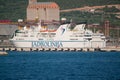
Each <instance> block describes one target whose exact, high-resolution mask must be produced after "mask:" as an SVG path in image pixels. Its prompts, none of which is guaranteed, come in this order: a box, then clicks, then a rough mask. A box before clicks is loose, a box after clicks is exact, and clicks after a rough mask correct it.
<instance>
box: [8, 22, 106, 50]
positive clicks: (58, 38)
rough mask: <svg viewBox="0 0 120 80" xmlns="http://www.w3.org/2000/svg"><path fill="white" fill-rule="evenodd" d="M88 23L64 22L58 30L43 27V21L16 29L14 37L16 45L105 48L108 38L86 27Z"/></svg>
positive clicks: (13, 40)
mask: <svg viewBox="0 0 120 80" xmlns="http://www.w3.org/2000/svg"><path fill="white" fill-rule="evenodd" d="M85 26H86V24H84V23H80V24H75V25H72V23H64V24H61V25H59V27H58V29H57V30H53V29H52V30H48V29H47V28H43V27H42V26H41V23H38V24H37V26H29V27H27V26H25V27H24V28H23V29H21V30H16V31H15V33H14V35H13V37H12V39H10V40H11V41H12V42H13V44H14V45H15V47H30V48H32V47H35V48H96V47H99V48H103V47H106V39H105V36H104V34H102V33H99V32H98V33H93V32H92V30H89V29H86V27H85Z"/></svg>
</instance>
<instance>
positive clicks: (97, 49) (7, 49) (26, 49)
mask: <svg viewBox="0 0 120 80" xmlns="http://www.w3.org/2000/svg"><path fill="white" fill-rule="evenodd" d="M0 51H2V52H3V51H81V52H95V51H101V52H103V51H105V52H111V51H120V47H117V48H116V47H106V48H15V47H12V48H0Z"/></svg>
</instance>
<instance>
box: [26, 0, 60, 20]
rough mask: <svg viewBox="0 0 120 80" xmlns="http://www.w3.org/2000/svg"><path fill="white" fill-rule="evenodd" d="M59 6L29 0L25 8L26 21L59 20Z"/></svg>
mask: <svg viewBox="0 0 120 80" xmlns="http://www.w3.org/2000/svg"><path fill="white" fill-rule="evenodd" d="M59 13H60V12H59V6H58V5H57V4H56V3H55V2H37V0H29V4H28V7H27V20H35V19H37V18H38V19H40V20H45V21H52V20H59Z"/></svg>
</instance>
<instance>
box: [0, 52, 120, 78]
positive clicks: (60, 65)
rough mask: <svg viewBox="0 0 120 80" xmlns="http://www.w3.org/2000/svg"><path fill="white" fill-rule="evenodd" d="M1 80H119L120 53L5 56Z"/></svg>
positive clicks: (0, 67) (0, 68) (0, 65)
mask: <svg viewBox="0 0 120 80" xmlns="http://www.w3.org/2000/svg"><path fill="white" fill-rule="evenodd" d="M8 53H9V54H8V55H2V56H0V80H120V52H14V51H13V52H8Z"/></svg>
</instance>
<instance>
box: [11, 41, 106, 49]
mask: <svg viewBox="0 0 120 80" xmlns="http://www.w3.org/2000/svg"><path fill="white" fill-rule="evenodd" d="M13 44H14V45H15V47H20V48H21V47H23V48H24V47H27V48H66V47H67V48H98V47H99V48H104V47H106V46H105V45H106V43H105V42H104V41H13Z"/></svg>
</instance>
